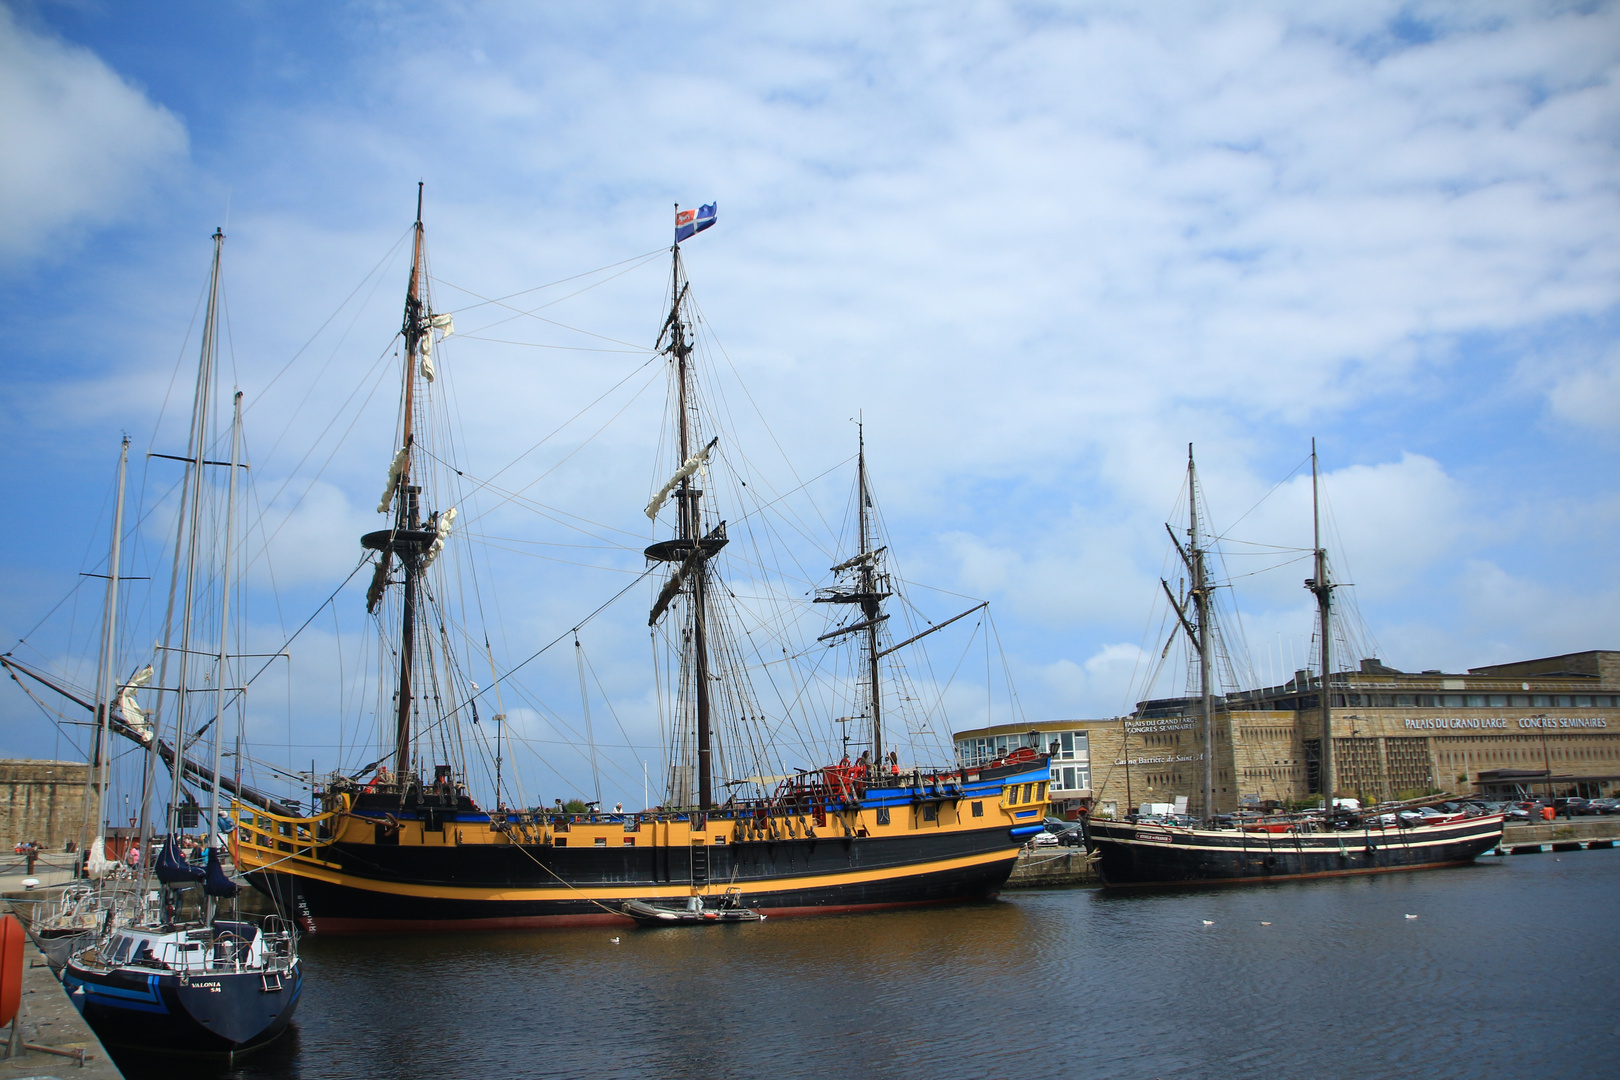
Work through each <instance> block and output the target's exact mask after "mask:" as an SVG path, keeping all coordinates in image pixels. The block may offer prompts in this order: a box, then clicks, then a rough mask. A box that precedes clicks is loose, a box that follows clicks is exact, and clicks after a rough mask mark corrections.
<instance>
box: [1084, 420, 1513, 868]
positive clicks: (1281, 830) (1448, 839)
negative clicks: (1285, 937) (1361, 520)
mask: <svg viewBox="0 0 1620 1080" xmlns="http://www.w3.org/2000/svg"><path fill="white" fill-rule="evenodd" d="M1316 490H1317V462H1316V445H1315V442H1314V440H1313V442H1312V445H1311V491H1312V503H1313V517H1314V526H1313V527H1314V534H1315V542H1314V545H1313V548H1314V550H1313V552H1312V557H1313V560H1314V563H1315V573H1314V574H1313V575H1312V576H1311V577H1310V578H1309V579H1307V580H1306V582H1305V587H1306V588H1307V589H1309V590H1310V591H1311V593H1312V594H1313V595H1314V596H1315V597H1316V602H1317V638H1318V642H1319V644H1320V649H1321V654H1320V657H1319V659H1320V663H1321V670H1322V671H1323V672H1324V673H1325V672H1331V671H1332V670H1333V667H1332V651H1331V642H1332V639H1333V633H1332V627H1333V622H1332V618H1333V590H1334V589H1335V588H1336V586H1335V584H1334V583H1333V582H1332V580H1331V579H1330V576H1329V572H1328V558H1327V551H1326V549H1325V548H1324V547H1323V546H1322V530H1321V516H1320V511H1319V510H1317V509H1315V507H1316V506H1317V505H1318V503H1317V500H1316ZM1187 503H1188V507H1189V522H1188V529H1187V541H1186V543H1185V544H1183V543H1182V542H1181V541H1180V540H1179V539H1175V532H1174V530H1172V531H1171V537H1172V539H1173V540H1175V544H1176V551H1177V554H1178V555H1179V557H1180V559H1181V561H1182V563H1183V565H1184V566H1185V568H1186V571H1187V580H1188V581H1189V582H1190V588H1188V590H1187V595H1186V596H1185V597H1184V598H1182V597H1178V596H1177V595H1176V594H1175V593H1174V592H1172V591H1171V589H1170V586H1169V585H1168V584H1165V586H1164V588H1165V592H1166V594H1167V595H1168V596H1169V598H1170V603H1171V605H1172V607H1173V609H1174V613H1175V616H1176V620H1177V624H1178V628H1177V630H1176V633H1177V634H1178V635H1179V634H1185V635H1186V639H1187V642H1188V644H1189V646H1190V648H1191V649H1192V651H1193V652H1194V653H1195V654H1196V656H1197V666H1198V673H1199V697H1200V708H1199V720H1200V732H1201V735H1202V738H1201V740H1200V741H1201V744H1202V753H1201V764H1202V774H1203V782H1202V793H1201V794H1202V801H1201V802H1200V803H1199V805H1198V807H1197V809H1198V816H1199V817H1200V818H1201V823H1200V824H1199V825H1196V826H1191V827H1189V826H1185V825H1180V824H1166V823H1163V822H1158V821H1135V820H1111V819H1106V818H1094V819H1092V820H1091V821H1090V822H1088V824H1087V834H1086V841H1087V845H1088V846H1089V847H1090V848H1091V850H1092V851H1093V852H1094V853H1095V854H1096V856H1097V860H1098V870H1099V872H1100V873H1101V876H1102V879H1103V883H1104V885H1106V886H1108V887H1110V888H1116V889H1117V888H1141V887H1151V886H1173V885H1233V884H1260V883H1265V882H1276V881H1289V880H1299V879H1304V878H1322V877H1345V876H1350V875H1356V874H1376V873H1386V872H1390V871H1397V870H1422V869H1429V868H1433V867H1442V866H1459V865H1463V864H1466V863H1470V862H1472V861H1473V860H1474V859H1476V858H1478V857H1479V856H1480V855H1483V854H1484V853H1485V852H1487V851H1490V850H1491V849H1492V848H1494V847H1496V846H1497V844H1499V843H1500V842H1501V839H1502V822H1503V818H1502V815H1501V814H1492V815H1484V816H1479V817H1464V816H1456V817H1454V818H1451V819H1448V820H1443V821H1441V822H1439V823H1438V824H1433V825H1421V826H1418V827H1415V828H1408V827H1405V826H1403V825H1402V824H1401V823H1400V821H1399V818H1398V815H1397V814H1396V813H1394V812H1392V811H1394V810H1395V809H1397V808H1395V807H1388V808H1383V809H1381V810H1375V811H1374V812H1371V813H1362V812H1361V811H1360V810H1359V803H1357V807H1358V808H1357V809H1356V810H1354V811H1352V810H1349V809H1347V808H1341V806H1340V803H1341V802H1344V801H1345V800H1337V799H1335V800H1329V799H1327V798H1324V809H1323V812H1322V813H1321V814H1320V815H1295V816H1294V817H1292V818H1282V817H1278V818H1269V819H1263V820H1260V821H1252V820H1251V821H1247V822H1244V821H1238V822H1233V823H1229V824H1228V825H1227V827H1224V828H1223V827H1217V820H1218V819H1217V815H1216V814H1215V807H1216V800H1215V743H1216V739H1215V717H1214V712H1215V710H1214V706H1213V697H1214V694H1213V687H1212V677H1211V666H1212V663H1211V655H1212V652H1213V650H1214V648H1215V645H1214V630H1213V618H1212V610H1211V609H1212V607H1213V605H1212V603H1211V596H1212V591H1213V588H1214V585H1213V583H1212V582H1211V581H1210V576H1209V569H1208V559H1207V556H1208V554H1209V551H1208V548H1207V547H1206V542H1205V537H1204V535H1203V533H1202V532H1201V530H1200V522H1199V517H1198V483H1197V471H1196V469H1195V467H1194V464H1193V457H1192V448H1191V447H1189V448H1188V451H1187ZM1330 681H1331V680H1330V679H1329V678H1328V677H1327V676H1326V675H1324V676H1323V678H1322V687H1321V691H1320V693H1319V694H1318V702H1317V704H1318V706H1319V708H1320V710H1321V729H1320V730H1321V732H1322V733H1324V734H1326V735H1327V736H1329V737H1325V738H1322V739H1321V740H1320V746H1321V751H1320V753H1321V758H1320V770H1321V771H1320V776H1321V778H1322V779H1321V788H1322V790H1323V791H1324V792H1332V791H1333V790H1334V769H1333V752H1334V745H1333V743H1334V739H1333V738H1332V737H1331V733H1332V715H1333V714H1332V697H1333V695H1332V694H1331V692H1330V687H1329V683H1330ZM1445 797H1446V796H1436V797H1435V799H1431V800H1428V801H1431V802H1433V801H1438V799H1440V798H1445ZM1423 801H1424V800H1415V802H1417V803H1421V802H1423ZM1403 805H1406V804H1403Z"/></svg>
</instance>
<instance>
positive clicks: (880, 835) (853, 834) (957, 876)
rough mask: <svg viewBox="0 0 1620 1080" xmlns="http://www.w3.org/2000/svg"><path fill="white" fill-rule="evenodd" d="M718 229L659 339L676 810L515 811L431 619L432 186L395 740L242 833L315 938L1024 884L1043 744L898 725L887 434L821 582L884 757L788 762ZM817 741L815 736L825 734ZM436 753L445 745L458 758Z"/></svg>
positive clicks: (690, 226)
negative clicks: (664, 398) (715, 481)
mask: <svg viewBox="0 0 1620 1080" xmlns="http://www.w3.org/2000/svg"><path fill="white" fill-rule="evenodd" d="M714 220H715V207H714V206H713V205H709V206H705V207H703V208H701V209H700V210H696V211H694V210H685V211H681V210H679V208H677V219H676V237H675V242H674V243H673V244H672V246H671V249H670V252H671V273H670V294H669V295H670V301H669V307H668V315H667V317H666V318H665V320H664V322H663V325H662V327H661V328H660V332H659V334H658V336H657V340H656V343H655V350H656V353H657V354H658V355H660V356H662V357H663V359H664V362H665V363H666V364H667V371H668V373H669V380H670V395H669V402H668V406H669V423H668V427H667V428H666V430H667V431H668V432H669V433H670V439H669V451H670V452H671V457H672V459H673V460H672V461H671V462H670V465H669V466H668V468H669V469H670V470H671V471H670V472H668V473H666V474H664V475H667V476H668V477H669V479H668V480H667V482H665V483H664V484H663V485H662V486H661V487H660V488H659V489H658V490H657V492H656V494H655V495H654V496H653V498H652V500H651V501H650V502H649V504H648V506H647V507H646V517H647V518H648V519H650V520H652V521H654V522H659V521H665V522H668V526H667V527H668V529H669V532H670V535H668V536H667V537H666V538H664V539H658V540H655V542H653V543H652V544H651V545H649V546H647V547H646V549H645V552H644V554H645V557H646V560H647V567H648V569H647V573H648V576H649V577H651V578H653V579H654V580H655V581H656V582H657V583H658V584H657V585H656V592H655V594H654V595H653V597H652V602H651V605H650V607H649V609H648V620H647V622H648V626H649V627H650V628H651V629H652V630H653V631H654V632H655V633H656V635H657V637H658V639H659V640H660V641H661V642H662V643H663V644H664V645H666V646H667V647H668V648H669V653H668V659H667V661H666V662H665V665H664V666H663V667H662V668H661V671H662V672H663V681H662V683H661V685H662V686H663V687H664V688H665V689H666V691H667V698H666V701H667V703H668V713H667V716H668V718H669V723H670V731H669V736H670V737H669V739H668V745H669V747H670V757H669V761H668V763H667V764H668V772H667V784H666V794H665V798H664V801H663V804H662V805H661V806H659V807H658V808H656V809H652V810H647V811H644V812H641V813H615V814H605V813H601V812H597V811H595V810H594V809H593V810H591V811H590V812H586V813H566V812H562V808H561V807H560V806H559V807H557V808H556V809H554V810H549V811H548V810H545V809H536V808H531V809H528V810H523V811H513V810H507V809H505V807H504V797H503V794H502V793H499V792H498V793H497V795H496V798H495V808H494V809H493V810H490V809H486V808H483V807H481V806H480V805H479V804H478V803H477V802H476V800H475V799H474V798H473V797H472V795H471V794H470V792H469V784H468V780H467V777H466V774H465V769H464V766H463V765H462V764H461V763H460V762H458V761H456V760H455V759H454V756H453V755H454V754H455V752H456V747H457V746H458V745H459V743H458V741H457V740H458V739H459V736H455V735H447V734H446V732H453V731H455V730H457V729H456V725H457V724H458V723H459V722H460V720H459V717H460V716H461V715H464V714H465V713H466V712H468V711H469V710H467V709H463V708H460V707H459V706H454V705H452V704H451V703H449V702H447V701H446V700H445V688H446V686H447V685H448V686H450V687H456V686H463V687H464V686H465V685H466V679H465V675H464V673H461V672H460V671H459V669H458V668H457V666H456V661H455V658H454V656H453V654H452V650H451V647H450V638H449V635H447V634H445V633H443V631H442V630H439V631H438V632H432V633H429V632H425V627H424V625H423V623H422V620H423V618H424V613H423V609H424V604H425V603H426V604H433V605H441V604H442V603H443V597H444V596H445V592H446V589H447V588H448V587H449V582H448V581H447V580H446V578H447V576H448V575H445V574H444V571H443V564H444V561H445V560H444V558H443V553H444V552H445V551H446V546H447V545H455V544H456V543H458V537H457V536H456V534H455V531H454V524H453V523H454V520H455V516H456V509H455V508H454V507H451V506H447V505H445V504H444V502H443V501H434V500H435V498H439V499H441V500H442V496H435V494H434V493H433V492H432V491H430V490H428V484H427V482H426V481H427V478H428V467H429V466H430V465H431V464H432V463H435V462H442V461H444V460H445V458H444V456H443V454H444V451H443V450H442V448H438V449H436V448H433V447H430V446H428V445H427V439H428V437H429V436H430V435H431V430H430V429H427V428H425V427H424V426H421V425H418V424H417V423H416V420H417V418H418V417H419V416H420V415H421V414H422V410H423V408H424V407H425V405H426V404H427V403H430V402H431V398H430V397H428V395H431V394H432V393H433V379H434V375H435V372H434V369H433V366H432V365H433V358H434V351H433V350H434V349H435V347H436V344H435V343H436V341H437V340H442V336H443V335H447V334H449V333H450V332H451V331H452V329H453V324H452V322H451V320H450V318H449V316H448V315H447V314H441V313H437V312H435V311H434V310H433V306H432V302H431V297H430V296H428V295H427V291H426V285H427V281H426V278H425V275H424V272H423V260H424V242H425V239H424V230H423V225H422V216H421V192H420V188H419V189H418V203H417V218H416V222H415V224H414V225H413V230H414V241H413V254H412V265H411V270H410V277H409V281H408V283H407V287H406V296H405V313H404V326H403V336H404V365H403V370H402V372H401V390H402V400H401V408H400V412H399V417H400V421H399V427H398V429H397V438H396V441H395V443H394V446H393V449H392V451H391V453H392V459H391V464H390V468H389V470H388V480H387V487H386V489H385V491H384V493H383V497H382V500H381V503H380V504H379V507H378V509H379V512H385V513H387V514H388V515H389V525H388V527H387V528H385V529H382V530H379V531H376V532H372V533H368V534H367V535H365V536H364V537H363V538H362V540H361V543H362V544H363V545H364V547H365V548H367V549H368V550H370V551H372V552H374V553H375V558H376V569H375V572H374V577H373V580H372V584H371V588H370V589H369V590H368V594H367V605H368V608H369V609H370V610H371V611H373V612H377V613H379V616H378V619H379V624H380V625H381V626H382V627H383V629H384V630H385V632H386V633H387V634H388V645H387V648H388V649H389V650H392V651H391V652H385V653H383V655H395V656H397V657H398V664H397V669H396V672H395V676H394V685H393V695H392V715H391V718H390V719H391V727H392V731H391V733H390V735H391V737H390V738H389V739H388V740H387V742H386V743H385V744H384V745H383V746H381V747H380V748H379V750H380V757H379V759H378V761H377V762H375V763H373V764H372V765H371V766H368V767H366V768H365V769H363V770H361V772H360V773H359V774H357V775H352V776H350V775H342V774H336V775H333V776H331V777H330V778H329V779H328V780H327V781H326V783H325V786H324V789H323V790H322V791H321V793H320V807H319V812H318V813H315V814H312V815H309V816H302V817H296V816H287V815H280V814H275V813H271V812H268V811H264V810H253V809H250V808H243V818H244V820H243V824H242V827H241V829H240V830H239V831H238V833H237V835H236V839H235V849H234V853H235V857H236V859H237V862H238V864H239V865H240V866H241V867H242V869H243V870H244V871H245V872H246V873H247V875H248V878H249V880H250V881H252V882H253V883H254V884H255V885H256V886H257V887H259V888H261V889H262V890H264V891H265V892H266V893H268V894H269V895H271V896H273V897H276V898H277V899H278V900H279V901H281V902H283V903H285V904H288V905H290V906H291V908H292V910H293V911H294V912H295V913H296V915H297V917H298V919H299V921H300V923H301V925H302V926H303V927H304V928H305V929H306V930H308V931H311V932H319V933H354V932H369V931H431V930H444V929H473V928H514V927H555V926H570V925H582V924H598V923H612V924H625V925H628V920H629V919H630V918H631V917H632V915H633V914H635V913H638V912H640V913H643V914H644V913H645V911H646V910H666V911H667V910H681V911H688V910H691V911H697V912H702V911H705V910H709V911H718V910H721V909H722V908H723V909H726V910H732V911H743V910H746V911H749V912H754V913H758V914H766V913H768V914H770V915H771V916H773V917H775V916H779V915H807V914H817V913H828V912H844V911H856V910H871V909H877V908H888V907H899V906H906V905H914V904H930V903H943V902H949V901H958V900H967V899H975V898H983V897H988V896H991V895H993V894H994V893H995V892H996V891H997V890H998V889H999V888H1000V886H1001V885H1002V883H1003V882H1004V881H1005V880H1006V878H1007V876H1008V874H1009V873H1010V872H1011V869H1012V866H1013V863H1014V861H1015V860H1016V857H1017V854H1018V850H1019V847H1020V845H1021V844H1022V843H1023V841H1024V839H1025V838H1026V837H1027V835H1029V834H1031V833H1033V832H1035V831H1038V830H1039V829H1040V827H1041V822H1042V815H1043V808H1044V806H1045V805H1046V786H1047V781H1048V773H1047V766H1046V759H1045V758H1044V757H1043V756H1040V755H1037V754H1035V753H1034V752H1033V751H1026V752H1024V753H1022V754H1020V755H1019V756H1016V757H1009V758H1007V759H1005V760H1002V759H998V760H997V761H994V762H992V763H989V764H988V765H986V766H984V767H981V768H974V769H961V768H958V767H957V766H956V765H955V764H954V763H953V762H941V763H940V764H939V765H937V766H936V767H934V768H924V767H920V766H915V765H909V764H908V765H907V766H906V767H905V768H904V769H902V768H901V766H900V764H899V761H898V757H897V754H896V752H895V746H896V745H897V744H895V743H894V742H893V740H891V739H889V738H888V736H887V734H886V732H885V729H884V717H883V710H882V704H883V683H882V678H883V673H882V670H881V669H882V667H883V657H884V655H885V649H887V650H889V651H892V650H893V649H895V648H899V647H901V646H904V645H906V644H909V643H908V642H901V643H899V644H898V645H889V646H880V639H879V637H878V630H879V628H881V627H882V626H883V625H884V622H885V620H886V618H887V616H886V615H885V614H884V613H883V611H882V605H883V601H884V600H885V599H886V598H887V597H888V595H889V590H888V587H887V585H886V581H887V579H886V576H885V574H884V572H883V569H882V564H881V560H882V557H883V553H882V552H881V551H879V550H877V549H876V547H875V546H874V544H873V543H872V535H873V533H872V530H871V528H870V521H869V520H868V518H867V516H866V515H867V507H869V506H870V499H869V493H868V485H867V477H866V461H865V451H864V441H863V443H862V449H861V454H860V462H859V470H860V471H859V485H860V493H861V494H860V500H859V504H860V507H861V520H860V539H859V541H858V543H857V544H856V545H855V546H856V548H857V550H855V551H853V552H851V553H850V554H849V557H848V558H847V559H845V560H844V561H843V562H841V563H839V564H838V565H837V566H835V567H833V568H832V572H833V575H834V580H835V582H836V584H835V585H833V586H830V587H828V588H827V589H824V590H822V592H821V594H820V595H818V596H817V597H816V600H819V601H822V602H824V603H827V604H831V605H835V606H834V607H832V608H822V609H820V610H822V611H823V612H825V611H844V610H853V611H855V612H858V617H857V621H855V622H853V623H849V624H847V625H843V626H839V627H835V628H834V629H833V630H831V631H829V632H828V633H827V634H826V635H824V638H825V639H826V640H828V641H835V642H839V643H841V642H843V641H845V640H858V641H860V642H862V643H863V648H864V650H865V652H864V657H865V660H864V663H863V669H864V675H863V676H862V677H861V685H862V687H863V688H864V690H863V693H864V695H865V697H864V700H865V706H864V708H863V709H862V710H861V716H860V719H861V720H864V721H865V724H864V725H863V727H864V728H865V732H866V734H865V735H864V736H863V737H862V738H861V739H860V740H859V741H860V742H861V743H862V744H863V749H862V750H861V751H860V752H859V759H858V760H857V761H855V762H850V761H849V760H848V757H847V754H846V756H845V758H844V760H842V761H840V762H839V763H838V764H831V763H829V762H828V761H826V760H815V759H812V760H799V761H797V762H791V761H786V762H785V761H784V760H783V759H784V758H785V757H786V754H787V752H788V748H784V747H783V746H782V745H781V742H780V741H773V740H772V737H771V729H772V727H773V724H775V723H778V722H781V721H782V720H783V718H781V717H777V718H774V719H773V718H768V717H766V716H765V715H764V714H765V710H764V708H763V707H762V706H761V705H760V704H759V703H758V701H757V698H756V696H755V695H754V693H753V691H752V689H751V686H750V685H749V682H748V679H747V677H746V673H745V672H743V671H741V670H740V668H741V666H742V665H740V664H738V663H736V662H735V660H736V653H737V647H736V640H735V634H734V633H733V631H732V629H731V627H732V626H733V623H732V622H731V621H730V618H729V617H728V616H727V615H726V614H725V611H726V608H725V606H724V605H725V603H726V602H727V601H728V600H729V590H728V589H727V588H725V587H724V585H723V583H722V580H721V577H720V574H721V567H722V565H723V564H724V561H725V558H726V556H725V554H724V552H725V549H726V547H727V545H728V543H730V538H729V537H728V535H727V521H726V519H725V518H724V517H722V516H721V512H720V509H719V507H718V505H717V501H716V496H715V494H714V492H712V491H706V490H704V488H705V486H706V485H704V484H703V483H702V479H703V476H704V475H705V474H706V471H707V470H709V469H711V468H712V467H713V465H714V460H713V459H714V458H715V457H716V452H717V447H718V444H719V441H720V439H719V435H718V434H715V433H713V432H712V431H711V430H710V429H709V428H708V427H707V426H706V425H707V424H708V420H707V419H706V418H705V414H704V410H703V408H702V402H701V401H700V400H699V395H698V393H697V371H696V365H697V358H696V356H695V355H694V337H693V330H694V324H695V318H694V313H693V310H692V300H691V296H690V290H689V282H688V280H687V279H686V276H685V270H684V266H683V262H682V257H681V250H682V249H681V242H682V241H683V240H684V239H687V238H689V237H690V236H692V235H695V234H696V233H697V232H701V231H703V230H704V229H707V228H708V227H709V226H711V225H712V224H713V222H714ZM844 605H847V607H846V606H844ZM434 610H440V609H439V608H435V609H434ZM384 615H388V616H389V618H388V619H387V620H386V621H384V618H383V616H384ZM433 625H435V626H440V627H442V625H443V624H442V622H440V623H435V624H433ZM942 625H943V624H942ZM927 632H932V631H931V630H929V631H925V633H927ZM917 636H922V635H917ZM425 679H437V680H438V682H437V683H436V684H435V685H436V687H437V689H436V691H435V692H433V693H424V692H423V691H422V689H421V686H422V683H423V680H425ZM844 719H849V718H844ZM852 722H853V721H852ZM430 733H431V734H430ZM433 739H437V740H438V741H437V743H435V742H433V741H432V740H433ZM796 742H797V743H798V745H799V747H801V748H803V747H807V746H808V745H809V743H810V740H808V739H799V740H796ZM436 748H437V749H436ZM852 748H853V747H852ZM800 752H801V753H803V752H804V751H803V750H802V749H801V751H800ZM434 753H441V754H443V755H444V756H441V757H439V758H438V760H437V761H435V760H434V758H433V757H430V756H429V755H430V754H434ZM447 758H448V759H449V760H446V759H447ZM728 896H729V897H731V898H732V899H731V900H729V901H728V900H726V897H728ZM694 903H695V907H694V906H693V905H694Z"/></svg>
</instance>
